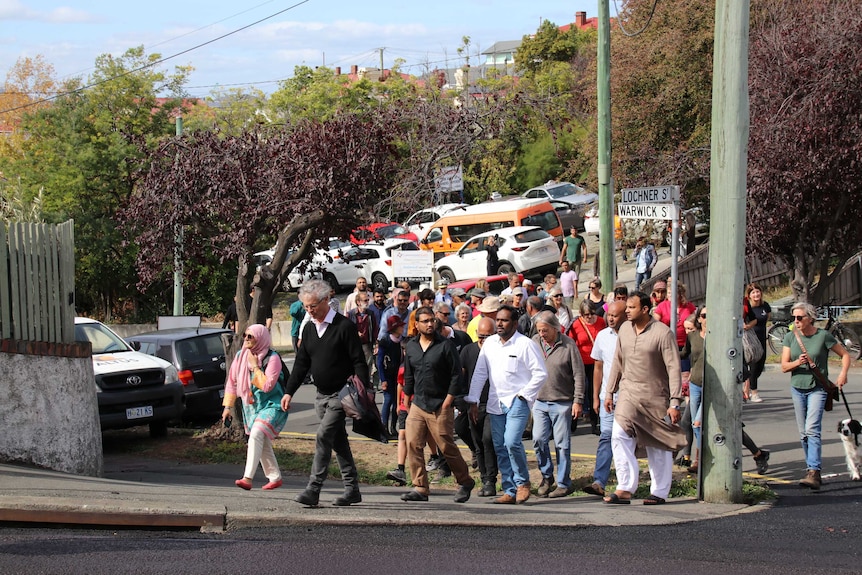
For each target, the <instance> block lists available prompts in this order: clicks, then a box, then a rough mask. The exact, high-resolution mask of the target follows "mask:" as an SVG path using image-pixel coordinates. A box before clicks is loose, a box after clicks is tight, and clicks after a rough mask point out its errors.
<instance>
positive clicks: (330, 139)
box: [121, 114, 398, 329]
mask: <svg viewBox="0 0 862 575" xmlns="http://www.w3.org/2000/svg"><path fill="white" fill-rule="evenodd" d="M393 138H394V134H393V132H392V130H391V129H390V126H388V125H387V123H386V121H385V118H384V117H383V116H382V115H375V114H366V115H364V116H358V115H349V114H343V115H339V116H336V117H335V118H333V119H331V120H327V121H325V122H315V121H309V122H303V123H301V124H299V125H297V126H294V127H292V129H291V130H290V131H285V130H278V129H271V130H264V129H253V130H250V131H245V132H242V133H240V134H239V135H232V136H225V135H222V134H219V133H217V132H214V131H211V132H197V133H194V134H190V135H189V136H185V137H182V138H172V139H169V140H166V141H164V142H163V143H162V144H161V145H160V146H159V147H158V149H157V150H156V151H155V152H153V153H152V154H151V155H150V157H149V165H148V166H147V169H146V172H145V174H144V175H143V177H142V179H141V180H140V182H139V185H138V186H137V189H136V193H135V195H134V197H133V198H132V199H131V200H130V202H129V204H128V205H127V207H126V209H125V210H124V211H123V212H122V214H121V217H122V221H123V223H124V225H125V226H126V231H127V235H128V237H129V238H130V239H131V240H132V241H133V242H134V243H135V244H137V248H138V258H137V267H138V272H139V274H140V283H141V288H146V286H148V285H149V284H151V283H152V282H153V281H155V280H156V279H158V278H160V277H164V276H165V275H166V274H168V273H170V270H171V266H172V265H173V258H174V249H175V236H176V232H177V230H179V229H181V230H182V232H183V242H182V254H181V255H182V257H183V259H184V260H185V261H188V260H194V259H195V258H198V257H202V256H203V255H204V254H205V253H214V254H217V255H218V256H219V257H220V258H221V260H222V261H223V262H229V261H236V262H238V268H239V269H238V273H237V289H236V296H237V298H236V301H237V312H238V315H239V320H240V321H239V323H240V326H239V328H240V329H245V327H246V325H248V324H249V323H263V318H264V310H265V309H266V308H268V307H269V306H271V303H272V299H273V296H274V295H275V293H276V291H277V289H278V286H279V285H281V284H282V283H283V282H284V280H285V279H286V278H287V276H288V274H289V273H290V271H291V270H292V269H294V268H295V267H296V266H297V264H299V263H300V262H302V261H303V260H305V259H307V256H308V255H309V253H310V251H311V249H312V247H313V246H314V245H315V242H316V241H317V240H319V239H322V238H326V237H329V236H333V235H334V236H343V237H346V236H347V234H348V233H349V231H350V230H351V229H353V228H355V227H356V226H357V225H358V224H360V223H364V221H365V220H366V219H367V215H366V214H367V211H368V208H369V206H373V205H375V204H376V203H378V202H379V201H380V200H381V198H384V197H385V195H386V191H387V190H388V189H389V188H390V187H391V183H392V178H393V175H394V174H395V172H396V169H397V166H398V153H397V150H396V148H395V146H394V144H393ZM265 235H269V236H270V237H272V236H276V237H277V238H278V242H277V249H276V252H275V256H274V258H273V261H272V263H271V264H270V266H263V267H262V268H261V269H260V271H259V272H258V273H257V274H256V275H255V274H253V273H251V272H252V270H250V267H249V266H251V265H253V263H252V260H251V255H252V253H253V250H254V245H255V241H256V239H257V238H258V237H260V236H265ZM252 276H254V278H253V281H252ZM252 288H253V289H254V294H255V297H254V298H253V300H252V301H253V307H252V309H250V310H249V309H246V307H245V301H246V298H245V295H246V294H248V293H249V292H250V291H251V289H252Z"/></svg>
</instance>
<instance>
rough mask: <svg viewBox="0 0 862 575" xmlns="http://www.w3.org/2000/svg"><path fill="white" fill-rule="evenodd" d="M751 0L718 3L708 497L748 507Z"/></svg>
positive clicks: (704, 466) (706, 389)
mask: <svg viewBox="0 0 862 575" xmlns="http://www.w3.org/2000/svg"><path fill="white" fill-rule="evenodd" d="M749 5H750V4H749V0H717V1H716V4H715V48H714V53H713V79H712V147H711V148H712V153H711V168H710V215H711V223H712V229H713V230H721V231H720V233H715V234H710V238H709V239H710V249H709V269H708V272H707V286H708V287H707V293H706V303H707V307H708V308H709V328H708V332H707V337H706V346H705V347H706V349H705V353H706V358H705V360H706V361H705V362H706V373H705V377H704V383H703V434H702V437H703V439H702V443H703V448H702V453H701V460H700V467H701V470H702V473H703V483H702V490H703V499H704V500H705V501H707V502H709V503H741V502H742V445H741V443H742V430H741V414H742V397H741V390H742V361H743V358H742V345H741V343H742V342H741V339H742V324H743V318H742V287H743V285H742V284H743V282H744V281H745V275H744V265H743V263H744V262H743V259H744V257H745V196H746V166H747V162H748V127H749V115H748V18H749Z"/></svg>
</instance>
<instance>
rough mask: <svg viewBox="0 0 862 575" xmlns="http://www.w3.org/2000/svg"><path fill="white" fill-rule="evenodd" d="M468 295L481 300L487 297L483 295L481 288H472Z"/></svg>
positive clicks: (483, 291)
mask: <svg viewBox="0 0 862 575" xmlns="http://www.w3.org/2000/svg"><path fill="white" fill-rule="evenodd" d="M470 295H471V296H473V297H478V298H482V299H485V298H486V297H488V294H486V293H485V290H483V289H481V288H473V291H471V292H470Z"/></svg>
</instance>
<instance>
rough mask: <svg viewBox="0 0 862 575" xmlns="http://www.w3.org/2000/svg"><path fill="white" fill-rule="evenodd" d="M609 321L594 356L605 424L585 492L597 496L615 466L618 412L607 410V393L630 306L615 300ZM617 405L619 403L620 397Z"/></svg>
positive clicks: (596, 396)
mask: <svg viewBox="0 0 862 575" xmlns="http://www.w3.org/2000/svg"><path fill="white" fill-rule="evenodd" d="M605 320H606V321H607V322H608V327H606V328H605V329H603V330H602V331H600V332H599V333H598V335H596V341H595V343H593V350H592V351H591V352H590V357H592V358H593V359H594V360H596V363H595V367H594V368H593V381H594V382H595V381H598V380H599V379H601V381H602V385H601V388H599V387H598V386H596V385H593V409H595V410H596V411H598V413H599V417H600V418H601V419H600V422H601V435H599V445H598V447H597V448H596V468H595V469H594V470H593V482H592V484H590V485H587V486H586V487H584V491H585V492H587V493H591V494H593V495H599V496H601V497H604V496H605V485H607V484H608V478H609V477H610V474H611V463H612V462H613V460H614V454H613V451H612V450H611V431H612V430H613V427H614V412H613V411H605V406H604V403H605V392H606V390H607V388H608V377H609V376H610V374H611V365H613V363H614V354H615V353H616V351H617V332H618V331H619V329H620V326H621V325H622V323H623V322H624V321H626V305H625V303H623V302H621V301H612V302H611V303H609V304H608V311H606V312H605ZM614 403H616V398H615V401H614Z"/></svg>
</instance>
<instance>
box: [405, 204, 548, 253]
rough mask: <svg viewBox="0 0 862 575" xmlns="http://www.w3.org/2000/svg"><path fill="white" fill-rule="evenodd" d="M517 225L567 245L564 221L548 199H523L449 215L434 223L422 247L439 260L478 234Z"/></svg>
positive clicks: (482, 205)
mask: <svg viewBox="0 0 862 575" xmlns="http://www.w3.org/2000/svg"><path fill="white" fill-rule="evenodd" d="M513 226H538V227H540V228H542V229H543V230H545V231H546V232H548V233H549V234H551V236H553V238H554V239H555V240H556V241H557V243H558V244H562V242H563V227H562V225H561V224H560V218H559V216H557V212H555V211H554V208H553V206H551V203H550V202H548V200H544V199H524V198H521V197H517V198H513V199H509V200H498V201H495V202H485V203H482V204H477V205H475V206H465V207H463V208H460V209H457V210H454V211H452V212H449V213H447V214H446V215H444V216H443V217H442V218H440V219H439V220H437V221H436V222H434V224H432V225H431V227H429V228H428V231H427V232H426V233H425V236H424V237H423V238H422V239H421V240H420V242H419V247H420V248H422V249H423V250H430V251H433V252H434V259H435V260H438V259H440V258H441V257H443V256H444V255H446V254H450V253H453V252H456V251H458V249H459V248H460V247H461V246H462V245H463V244H464V242H466V241H467V240H469V239H470V238H472V237H473V236H475V235H477V234H481V233H484V232H488V231H491V230H496V229H500V228H508V227H513Z"/></svg>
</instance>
